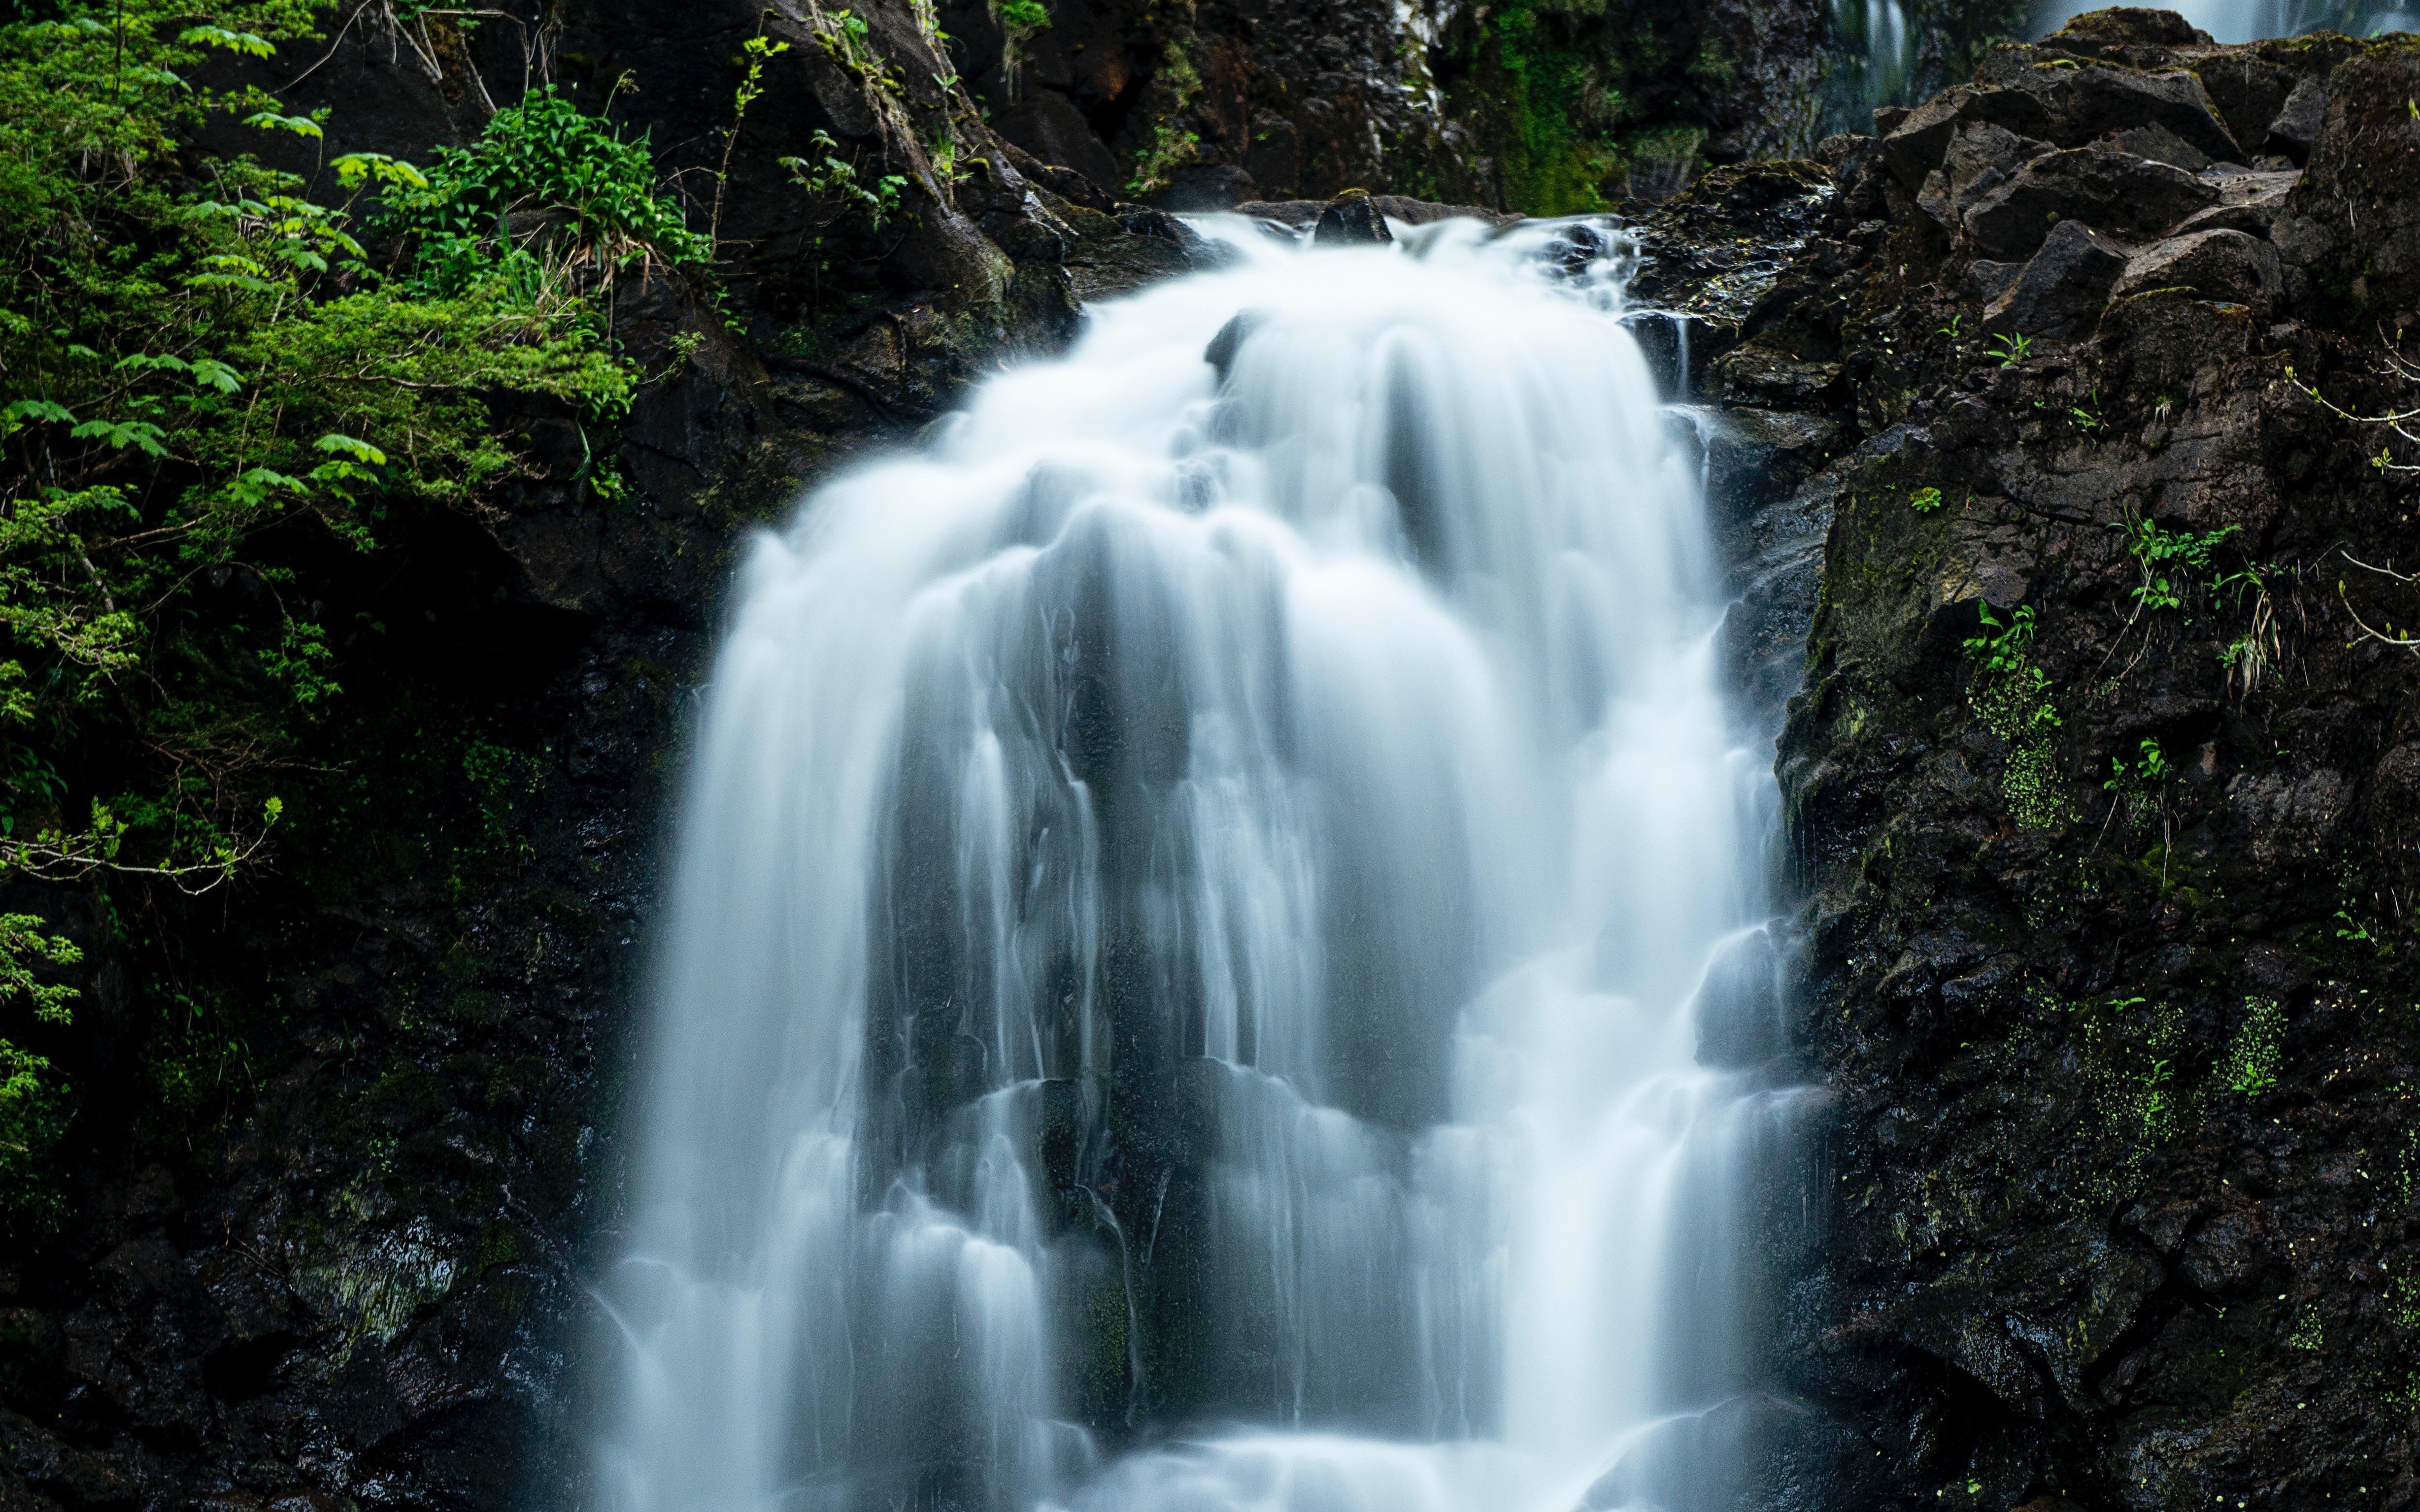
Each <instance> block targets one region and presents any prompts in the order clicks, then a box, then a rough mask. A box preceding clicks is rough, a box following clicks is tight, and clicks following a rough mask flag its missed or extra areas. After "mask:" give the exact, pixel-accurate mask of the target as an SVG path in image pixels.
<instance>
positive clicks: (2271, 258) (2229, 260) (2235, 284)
mask: <svg viewBox="0 0 2420 1512" xmlns="http://www.w3.org/2000/svg"><path fill="white" fill-rule="evenodd" d="M2283 283H2284V279H2283V276H2282V272H2281V270H2280V268H2279V266H2278V262H2277V249H2276V248H2274V247H2273V246H2271V245H2270V244H2269V243H2268V242H2266V241H2264V240H2261V239H2258V238H2257V237H2250V236H2246V235H2245V234H2244V233H2242V232H2241V231H2227V230H2215V231H2195V232H2193V233H2191V234H2189V235H2186V236H2178V237H2170V238H2168V239H2165V240H2163V241H2154V242H2152V243H2151V244H2150V245H2149V246H2148V247H2145V248H2143V249H2142V250H2140V251H2139V252H2136V253H2135V254H2134V255H2133V257H2132V258H2131V259H2130V260H2129V261H2128V262H2127V263H2126V264H2125V268H2124V271H2123V272H2121V273H2120V274H2119V276H2118V281H2117V286H2116V288H2115V289H2114V290H2113V291H2112V292H2113V293H2114V294H2115V295H2116V296H2117V297H2118V298H2121V299H2122V298H2124V297H2125V296H2127V295H2130V294H2140V293H2143V292H2145V291H2147V290H2150V289H2160V288H2184V289H2191V290H2192V291H2193V292H2194V293H2195V294H2198V295H2200V296H2201V297H2202V298H2204V299H2211V300H2231V301H2236V302H2237V303H2240V304H2250V305H2256V306H2258V307H2259V308H2261V309H2263V310H2266V309H2267V308H2268V307H2269V306H2270V305H2271V304H2273V302H2275V301H2276V299H2277V297H2278V295H2279V293H2280V291H2281V288H2282V285H2283Z"/></svg>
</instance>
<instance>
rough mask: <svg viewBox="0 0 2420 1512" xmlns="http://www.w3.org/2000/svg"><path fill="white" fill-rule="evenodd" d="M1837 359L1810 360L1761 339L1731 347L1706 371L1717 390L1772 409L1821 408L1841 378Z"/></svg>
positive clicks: (1734, 399) (1740, 401)
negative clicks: (1826, 360) (1770, 345)
mask: <svg viewBox="0 0 2420 1512" xmlns="http://www.w3.org/2000/svg"><path fill="white" fill-rule="evenodd" d="M1840 373H1841V368H1840V364H1839V363H1827V362H1816V361H1809V360H1807V359H1806V358H1802V357H1797V356H1794V355H1792V354H1791V353H1789V352H1785V351H1778V350H1776V349H1775V348H1773V347H1767V346H1765V345H1763V344H1762V343H1760V342H1750V343H1748V344H1747V345H1746V346H1744V347H1734V348H1732V349H1731V350H1730V351H1728V352H1725V353H1724V354H1723V355H1722V356H1721V357H1719V358H1716V359H1715V360H1714V366H1713V367H1712V368H1711V369H1710V370H1709V371H1708V373H1707V375H1706V379H1707V386H1708V387H1709V388H1710V389H1712V390H1713V391H1714V394H1715V395H1716V396H1717V397H1719V398H1723V399H1727V400H1730V402H1731V403H1733V404H1754V405H1761V406H1763V407H1765V408H1766V409H1822V408H1823V406H1824V404H1826V403H1827V402H1828V401H1829V399H1830V397H1831V395H1832V393H1833V390H1834V389H1835V387H1836V386H1837V385H1838V383H1839V381H1840Z"/></svg>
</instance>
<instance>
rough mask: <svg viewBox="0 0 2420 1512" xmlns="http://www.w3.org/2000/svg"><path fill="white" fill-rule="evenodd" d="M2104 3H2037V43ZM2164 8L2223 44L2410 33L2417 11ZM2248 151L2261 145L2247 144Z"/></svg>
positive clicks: (2395, 6)
mask: <svg viewBox="0 0 2420 1512" xmlns="http://www.w3.org/2000/svg"><path fill="white" fill-rule="evenodd" d="M2099 8H2101V7H2100V0H2036V3H2035V5H2034V8H2033V14H2032V17H2031V21H2030V25H2031V28H2032V29H2031V31H2030V32H2029V33H2028V34H2027V35H2029V36H2034V37H2044V36H2048V35H2049V34H2050V33H2052V32H2055V31H2056V30H2058V29H2059V28H2060V27H2062V26H2064V25H2066V24H2067V23H2069V22H2071V21H2072V20H2074V19H2075V18H2076V17H2078V16H2080V15H2082V14H2084V13H2085V12H2086V11H2087V10H2097V9H2099ZM2163 8H2164V9H2169V10H2174V11H2176V12H2178V13H2179V14H2180V15H2182V16H2183V17H2184V18H2185V20H2186V21H2187V22H2188V23H2191V24H2193V25H2195V26H2197V27H2199V28H2200V29H2201V30H2203V31H2205V32H2208V33H2209V34H2210V36H2211V40H2213V41H2218V42H2256V41H2258V40H2260V39H2262V38H2265V37H2300V36H2303V35H2304V34H2305V33H2308V32H2343V33H2344V34H2346V35H2347V36H2350V37H2376V36H2379V35H2381V34H2382V33H2385V32H2394V31H2409V30H2411V29H2412V25H2413V23H2414V8H2413V7H2412V5H2410V4H2409V3H2408V0H2180V3H2178V4H2174V5H2169V6H2164V7H2163ZM2243 146H2244V148H2245V150H2247V151H2257V150H2258V149H2259V146H2260V145H2259V144H2258V143H2257V142H2246V143H2245V144H2243Z"/></svg>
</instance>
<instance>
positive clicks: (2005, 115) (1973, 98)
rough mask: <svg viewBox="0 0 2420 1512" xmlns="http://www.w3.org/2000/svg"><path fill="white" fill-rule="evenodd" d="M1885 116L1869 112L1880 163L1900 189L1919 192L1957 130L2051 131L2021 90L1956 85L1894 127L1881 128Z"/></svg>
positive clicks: (2029, 134)
mask: <svg viewBox="0 0 2420 1512" xmlns="http://www.w3.org/2000/svg"><path fill="white" fill-rule="evenodd" d="M1887 114H1888V113H1887V112H1883V111H1877V112H1875V113H1874V122H1875V128H1876V130H1877V131H1883V142H1882V154H1883V161H1884V162H1887V163H1888V164H1890V170H1891V173H1892V175H1893V176H1894V177H1897V178H1898V179H1899V181H1900V185H1901V186H1902V187H1904V188H1907V189H1910V190H1914V189H1916V188H1919V187H1920V186H1921V185H1922V184H1923V183H1924V178H1925V176H1926V175H1927V174H1928V173H1930V172H1931V171H1932V169H1933V168H1935V167H1937V166H1939V164H1940V162H1941V159H1942V154H1943V153H1945V152H1946V151H1947V150H1948V147H1949V143H1950V141H1951V139H1952V138H1953V137H1954V136H1955V135H1956V134H1957V133H1958V131H1959V128H1961V127H1962V126H1965V125H1969V124H1974V125H1989V126H1996V127H1999V128H2001V129H2002V130H2004V131H2009V132H2010V133H2011V134H2012V135H2015V136H2021V137H2046V136H2048V135H2049V134H2050V132H2051V130H2052V128H2051V116H2050V112H2049V111H2048V110H2047V109H2046V108H2044V107H2043V105H2042V102H2041V101H2040V100H2039V99H2037V98H2036V97H2035V96H2034V95H2032V94H2031V93H2029V92H2027V91H2025V90H2022V89H1986V88H1977V87H1975V86H1973V85H1962V86H1960V87H1958V88H1956V89H1948V90H1945V91H1943V92H1942V93H1940V94H1938V95H1935V96H1933V97H1932V98H1931V100H1926V101H1925V102H1924V103H1923V104H1921V105H1918V106H1916V108H1915V109H1914V110H1912V111H1908V112H1904V113H1902V114H1901V115H1900V116H1899V118H1898V120H1897V123H1896V124H1894V125H1890V126H1889V127H1888V128H1887V129H1886V130H1885V123H1884V117H1885V115H1887Z"/></svg>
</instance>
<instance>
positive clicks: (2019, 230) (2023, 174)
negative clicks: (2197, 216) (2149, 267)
mask: <svg viewBox="0 0 2420 1512" xmlns="http://www.w3.org/2000/svg"><path fill="white" fill-rule="evenodd" d="M2218 198H2219V192H2218V188H2217V186H2216V185H2214V184H2210V183H2206V182H2204V181H2203V180H2201V179H2199V178H2196V177H2194V176H2193V175H2192V174H2189V173H2187V172H2185V171H2184V170H2183V169H2182V168H2178V167H2174V166H2172V165H2170V164H2168V163H2164V162H2152V161H2150V160H2149V158H2138V157H2135V156H2133V154H2132V153H2126V152H2103V151H2102V150H2100V149H2099V148H2096V147H2076V148H2072V149H2071V150H2069V151H2066V152H2054V153H2051V154H2050V155H2048V156H2046V157H2040V158H2036V159H2035V160H2034V161H2033V162H2028V163H2026V164H2025V165H2024V167H2023V168H2021V169H2019V170H2018V171H2017V173H2016V175H2015V176H2014V177H2011V178H2010V179H2009V181H2008V182H2007V183H2005V184H2002V185H2000V186H1999V187H1998V188H1996V189H1994V190H1993V191H1992V192H1991V193H1988V194H1986V195H1985V196H1984V197H1983V198H1982V199H1981V200H1980V201H1978V203H1977V204H1976V206H1975V208H1972V209H1970V210H1968V211H1967V212H1966V215H1965V223H1964V224H1965V227H1966V234H1967V235H1968V236H1969V237H1971V238H1973V239H1974V241H1975V244H1976V245H1977V246H1978V247H1979V248H1981V249H1982V250H1983V251H1985V252H1987V253H1991V254H1993V255H1998V256H2002V257H2009V256H2027V257H2029V256H2031V255H2033V253H2034V251H2035V249H2036V248H2038V247H2040V245H2041V244H2042V238H2043V237H2044V236H2046V235H2047V234H2049V231H2050V228H2051V227H2052V226H2053V225H2055V224H2058V223H2059V222H2061V221H2082V222H2084V223H2085V224H2086V225H2090V226H2095V227H2098V228H2099V229H2101V230H2103V231H2109V232H2114V233H2116V234H2118V235H2119V236H2126V237H2135V238H2142V237H2153V236H2158V235H2159V234H2161V233H2162V232H2164V231H2165V230H2167V229H2168V227H2170V226H2172V225H2174V224H2177V223H2178V222H2179V221H2181V220H2183V219H2184V218H2185V217H2186V216H2188V215H2191V214H2192V213H2193V212H2194V211H2195V210H2198V209H2204V208H2208V207H2210V206H2211V205H2214V204H2216V203H2217V202H2218Z"/></svg>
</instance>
